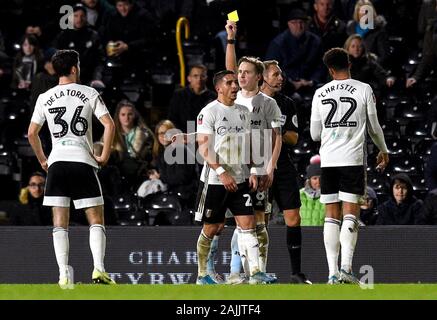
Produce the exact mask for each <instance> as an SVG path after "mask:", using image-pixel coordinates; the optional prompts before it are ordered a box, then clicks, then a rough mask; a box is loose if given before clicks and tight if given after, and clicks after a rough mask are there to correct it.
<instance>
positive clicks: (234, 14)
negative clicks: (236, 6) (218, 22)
mask: <svg viewBox="0 0 437 320" xmlns="http://www.w3.org/2000/svg"><path fill="white" fill-rule="evenodd" d="M228 20H230V21H233V22H237V21H238V20H239V19H238V12H237V10H234V11H232V12H230V13H228Z"/></svg>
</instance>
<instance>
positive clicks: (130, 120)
mask: <svg viewBox="0 0 437 320" xmlns="http://www.w3.org/2000/svg"><path fill="white" fill-rule="evenodd" d="M114 123H115V136H114V143H113V145H112V147H113V153H112V160H113V161H114V162H115V165H116V166H117V167H118V168H119V170H120V174H121V175H122V176H123V177H125V178H126V180H127V181H126V182H127V184H128V185H127V186H128V187H129V188H131V187H134V188H136V187H137V186H138V183H140V182H142V180H144V177H145V174H146V172H147V167H148V166H149V164H150V161H151V160H152V146H153V143H154V140H155V137H154V136H153V132H152V131H151V130H150V129H149V127H147V125H146V124H145V122H144V120H143V119H142V117H141V115H140V114H139V113H138V111H137V109H136V108H135V106H134V105H133V104H132V103H131V102H129V101H127V100H122V101H120V102H119V103H118V105H117V108H116V110H115V115H114Z"/></svg>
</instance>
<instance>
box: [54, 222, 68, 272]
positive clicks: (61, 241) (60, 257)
mask: <svg viewBox="0 0 437 320" xmlns="http://www.w3.org/2000/svg"><path fill="white" fill-rule="evenodd" d="M53 246H54V248H55V255H56V262H57V263H58V267H59V275H60V276H61V275H62V276H64V275H66V274H67V272H68V253H69V249H70V242H69V240H68V230H67V229H64V228H62V227H55V228H53Z"/></svg>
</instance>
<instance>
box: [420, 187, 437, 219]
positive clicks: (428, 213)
mask: <svg viewBox="0 0 437 320" xmlns="http://www.w3.org/2000/svg"><path fill="white" fill-rule="evenodd" d="M422 223H423V224H432V225H437V189H434V190H431V191H430V192H429V193H428V195H427V197H426V198H425V202H424V204H423V221H422Z"/></svg>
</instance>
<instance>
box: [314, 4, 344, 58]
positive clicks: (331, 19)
mask: <svg viewBox="0 0 437 320" xmlns="http://www.w3.org/2000/svg"><path fill="white" fill-rule="evenodd" d="M333 8H334V0H315V1H314V11H315V13H314V17H313V18H312V20H311V22H310V24H309V26H308V30H309V31H311V32H312V33H314V34H316V35H318V36H319V37H320V38H321V39H322V45H323V52H325V51H327V50H328V49H331V48H334V47H342V46H343V43H344V41H345V40H346V37H347V35H346V24H345V23H344V22H343V21H341V20H340V19H338V18H337V17H336V16H335V15H334V14H333Z"/></svg>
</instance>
